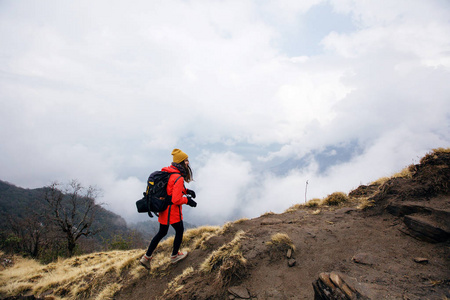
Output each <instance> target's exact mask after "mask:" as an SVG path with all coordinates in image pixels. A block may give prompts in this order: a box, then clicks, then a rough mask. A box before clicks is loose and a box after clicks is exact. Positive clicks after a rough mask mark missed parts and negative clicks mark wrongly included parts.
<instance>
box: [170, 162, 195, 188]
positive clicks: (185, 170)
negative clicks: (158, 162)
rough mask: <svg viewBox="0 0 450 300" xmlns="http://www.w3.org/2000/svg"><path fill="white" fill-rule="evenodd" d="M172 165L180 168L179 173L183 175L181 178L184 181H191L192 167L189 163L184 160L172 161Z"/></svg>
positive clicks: (192, 177) (192, 175)
mask: <svg viewBox="0 0 450 300" xmlns="http://www.w3.org/2000/svg"><path fill="white" fill-rule="evenodd" d="M172 165H173V166H175V167H176V168H177V169H178V170H180V172H181V175H182V176H183V179H184V181H185V182H188V183H189V182H191V181H194V174H193V173H192V169H191V167H190V166H189V165H187V164H186V161H184V160H183V161H182V162H180V163H175V162H173V163H172Z"/></svg>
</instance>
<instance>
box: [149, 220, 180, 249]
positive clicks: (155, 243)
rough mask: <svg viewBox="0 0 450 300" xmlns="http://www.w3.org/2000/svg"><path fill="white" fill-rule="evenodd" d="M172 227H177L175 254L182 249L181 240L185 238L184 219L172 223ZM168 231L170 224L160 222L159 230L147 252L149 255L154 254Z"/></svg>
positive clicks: (174, 243)
mask: <svg viewBox="0 0 450 300" xmlns="http://www.w3.org/2000/svg"><path fill="white" fill-rule="evenodd" d="M172 227H173V229H175V239H174V240H173V250H172V255H175V254H177V253H178V250H179V249H180V246H181V241H182V240H183V232H184V226H183V221H180V222H178V223H175V224H172ZM168 231H169V225H163V224H161V223H160V224H159V231H158V233H157V234H156V235H155V236H154V237H153V239H152V241H151V242H150V245H149V246H148V249H147V253H146V255H147V256H148V257H150V256H151V255H152V254H153V251H155V249H156V247H157V246H158V244H159V242H160V241H161V240H162V239H163V238H164V237H165V236H166V234H167V232H168Z"/></svg>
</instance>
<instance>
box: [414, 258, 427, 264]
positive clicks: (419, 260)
mask: <svg viewBox="0 0 450 300" xmlns="http://www.w3.org/2000/svg"><path fill="white" fill-rule="evenodd" d="M414 261H415V262H416V263H418V264H427V263H428V258H424V257H415V258H414Z"/></svg>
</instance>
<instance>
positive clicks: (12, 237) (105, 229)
mask: <svg viewBox="0 0 450 300" xmlns="http://www.w3.org/2000/svg"><path fill="white" fill-rule="evenodd" d="M48 189H49V188H48V187H46V188H38V189H24V188H21V187H17V186H15V185H13V184H10V183H8V182H4V181H0V228H1V229H0V247H1V249H3V250H4V251H7V252H13V253H21V254H25V255H31V256H33V257H38V258H42V259H43V260H45V261H48V260H52V259H54V258H56V257H57V256H65V255H66V253H65V246H64V244H65V242H66V234H65V233H64V232H62V231H61V230H60V229H59V228H58V227H57V226H55V224H54V222H51V218H50V215H49V214H50V211H49V209H48V208H49V207H48V206H49V205H48V203H47V201H46V200H45V195H46V192H48ZM66 197H67V195H66ZM66 205H68V204H66ZM93 208H95V217H94V220H93V222H92V225H91V228H90V229H91V231H92V232H94V233H95V234H93V235H92V236H91V237H85V236H82V237H81V238H80V239H79V241H78V243H77V248H76V249H75V250H76V252H77V253H88V252H92V251H99V250H107V249H108V250H109V249H130V248H134V247H142V246H143V245H144V244H145V243H146V242H143V239H142V236H141V234H140V233H138V232H137V231H135V230H131V229H129V228H128V227H127V223H126V222H125V220H124V219H123V218H122V217H120V216H119V215H117V214H114V213H112V212H111V211H108V210H106V209H104V208H103V207H102V206H101V205H99V204H97V203H95V205H94V206H93ZM82 213H83V211H82V208H80V207H77V209H76V214H79V215H80V214H82Z"/></svg>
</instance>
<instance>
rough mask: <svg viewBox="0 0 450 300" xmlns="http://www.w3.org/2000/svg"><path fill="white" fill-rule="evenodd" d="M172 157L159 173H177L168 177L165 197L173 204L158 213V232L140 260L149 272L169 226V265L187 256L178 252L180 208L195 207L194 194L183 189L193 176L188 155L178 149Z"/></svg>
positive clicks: (180, 228) (182, 229)
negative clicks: (171, 231) (155, 252)
mask: <svg viewBox="0 0 450 300" xmlns="http://www.w3.org/2000/svg"><path fill="white" fill-rule="evenodd" d="M172 155H173V162H172V164H171V165H170V166H168V167H165V168H163V169H162V170H161V171H166V172H170V173H174V172H175V173H178V174H173V175H170V178H169V182H168V183H167V195H169V196H172V203H173V204H172V205H169V206H168V207H167V209H166V210H165V211H163V212H160V213H159V217H158V222H159V231H158V233H157V234H156V235H155V236H154V237H153V239H152V241H151V242H150V245H149V246H148V250H147V253H146V254H144V256H142V258H141V260H140V263H141V265H143V266H144V267H145V268H146V269H149V270H150V264H151V260H152V254H153V251H155V249H156V247H157V246H158V243H159V242H160V241H161V240H162V239H163V238H164V237H165V236H166V234H167V231H168V230H169V225H172V227H173V228H174V229H175V239H174V240H173V251H172V256H171V257H170V261H171V263H173V264H174V263H176V262H178V261H180V260H182V259H184V258H186V256H187V254H188V253H187V252H186V253H182V252H180V251H179V249H180V245H181V241H182V240H183V232H184V226H183V214H182V212H181V206H182V205H183V204H187V205H189V206H192V207H196V206H197V203H196V202H195V201H194V200H192V198H195V192H194V191H192V190H188V189H186V188H185V187H184V182H191V181H192V180H193V175H192V170H191V168H190V167H189V160H188V155H187V154H186V153H184V152H183V151H181V150H180V149H173V151H172Z"/></svg>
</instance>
